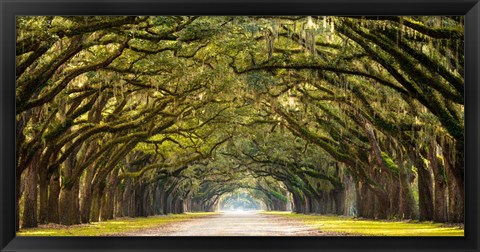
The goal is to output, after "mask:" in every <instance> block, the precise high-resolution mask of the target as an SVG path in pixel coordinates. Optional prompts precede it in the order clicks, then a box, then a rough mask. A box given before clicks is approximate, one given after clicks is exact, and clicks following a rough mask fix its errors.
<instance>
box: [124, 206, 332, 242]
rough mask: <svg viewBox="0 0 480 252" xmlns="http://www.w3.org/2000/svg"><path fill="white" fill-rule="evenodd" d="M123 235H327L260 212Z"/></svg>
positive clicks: (230, 215) (195, 221)
mask: <svg viewBox="0 0 480 252" xmlns="http://www.w3.org/2000/svg"><path fill="white" fill-rule="evenodd" d="M121 235H122V236H324V235H332V234H328V233H323V232H321V231H319V230H318V229H315V228H313V227H309V226H306V225H304V224H303V223H301V222H299V221H296V220H291V219H286V218H282V217H279V216H273V215H267V214H262V213H261V212H254V211H248V212H222V213H219V214H218V215H213V216H208V217H204V218H199V219H192V220H187V221H183V222H179V223H172V224H169V225H166V226H160V227H156V228H150V229H146V230H140V231H135V232H129V233H125V234H121Z"/></svg>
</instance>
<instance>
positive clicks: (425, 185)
mask: <svg viewBox="0 0 480 252" xmlns="http://www.w3.org/2000/svg"><path fill="white" fill-rule="evenodd" d="M411 151H413V153H415V154H414V156H413V161H414V164H415V167H416V168H417V173H418V208H419V220H421V221H429V220H433V181H432V175H431V173H430V170H429V169H428V168H427V166H426V165H425V163H424V162H423V160H422V157H421V156H420V153H418V152H417V151H415V150H411Z"/></svg>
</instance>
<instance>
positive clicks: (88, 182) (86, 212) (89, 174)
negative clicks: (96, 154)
mask: <svg viewBox="0 0 480 252" xmlns="http://www.w3.org/2000/svg"><path fill="white" fill-rule="evenodd" d="M93 175H94V166H93V165H92V166H90V167H89V168H87V169H86V170H85V175H84V177H83V182H82V187H81V189H80V191H81V196H82V200H81V201H80V222H81V223H89V222H90V209H91V207H92V180H93Z"/></svg>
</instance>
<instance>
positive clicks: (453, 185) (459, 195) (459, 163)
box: [443, 143, 465, 223]
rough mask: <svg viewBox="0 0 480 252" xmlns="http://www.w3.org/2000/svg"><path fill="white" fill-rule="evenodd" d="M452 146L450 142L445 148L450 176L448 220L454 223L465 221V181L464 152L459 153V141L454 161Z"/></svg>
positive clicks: (448, 174) (444, 154) (447, 169)
mask: <svg viewBox="0 0 480 252" xmlns="http://www.w3.org/2000/svg"><path fill="white" fill-rule="evenodd" d="M451 148H453V147H451V146H449V145H448V144H447V145H446V146H445V147H444V148H443V157H444V161H445V163H444V164H445V170H446V172H447V177H448V185H447V186H448V221H449V222H453V223H464V221H465V212H464V211H465V182H464V179H465V178H464V172H463V165H464V164H463V153H459V152H458V151H459V149H461V150H463V147H462V146H461V147H459V146H458V143H457V146H456V148H455V154H454V158H455V160H454V161H453V160H452V158H451V156H452V155H451V154H450V153H451V152H452V150H451Z"/></svg>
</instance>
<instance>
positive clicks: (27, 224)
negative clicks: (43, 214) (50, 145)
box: [22, 155, 39, 228]
mask: <svg viewBox="0 0 480 252" xmlns="http://www.w3.org/2000/svg"><path fill="white" fill-rule="evenodd" d="M38 161H39V155H35V157H34V158H33V160H32V162H31V163H30V165H29V166H28V168H27V170H26V172H25V176H24V181H23V182H24V184H25V190H24V193H23V201H24V206H23V219H22V228H31V227H36V226H38V222H37V193H38V191H37V188H38V187H37V186H38V166H37V164H38Z"/></svg>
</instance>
